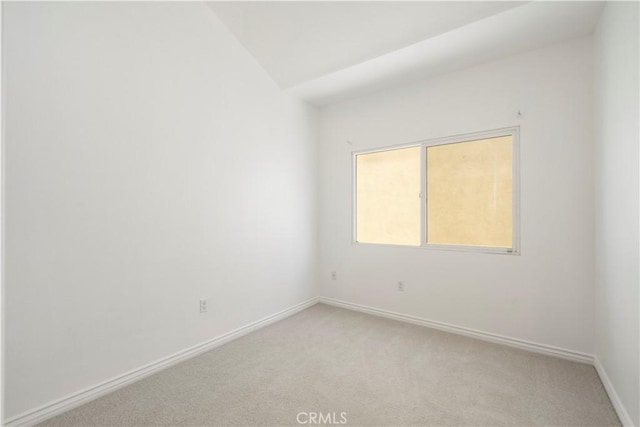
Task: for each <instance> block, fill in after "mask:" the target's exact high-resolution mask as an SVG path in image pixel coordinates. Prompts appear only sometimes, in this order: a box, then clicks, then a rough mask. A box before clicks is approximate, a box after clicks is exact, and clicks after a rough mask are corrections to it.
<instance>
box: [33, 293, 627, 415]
mask: <svg viewBox="0 0 640 427" xmlns="http://www.w3.org/2000/svg"><path fill="white" fill-rule="evenodd" d="M309 412H316V413H321V414H322V416H323V417H324V418H323V419H322V421H324V422H325V423H326V422H327V421H332V422H336V423H340V422H341V421H344V418H346V421H347V425H393V426H401V425H465V426H476V425H491V426H494V425H495V426H498V425H509V426H524V425H539V426H551V425H562V426H569V425H572V426H573V425H576V426H577V425H579V426H587V425H590V426H610V425H620V423H619V421H618V418H617V417H616V414H615V412H614V410H613V407H612V406H611V403H610V401H609V399H608V397H607V395H606V393H605V391H604V389H603V387H602V384H601V383H600V380H599V379H598V376H597V374H596V372H595V370H594V368H593V367H591V366H589V365H584V364H580V363H574V362H568V361H565V360H561V359H556V358H553V357H547V356H541V355H537V354H533V353H528V352H525V351H520V350H515V349H512V348H509V347H504V346H500V345H495V344H489V343H485V342H482V341H478V340H474V339H471V338H466V337H461V336H457V335H452V334H449V333H445V332H440V331H436V330H431V329H427V328H424V327H420V326H414V325H410V324H405V323H401V322H397V321H393V320H387V319H382V318H378V317H374V316H370V315H366V314H361V313H356V312H351V311H348V310H343V309H339V308H335V307H330V306H327V305H321V304H320V305H316V306H313V307H311V308H309V309H307V310H305V311H303V312H301V313H298V314H296V315H295V316H292V317H290V318H288V319H285V320H283V321H281V322H278V323H276V324H273V325H271V326H269V327H267V328H265V329H262V330H259V331H257V332H254V333H252V334H250V335H247V336H245V337H243V338H240V339H238V340H236V341H233V342H231V343H229V344H227V345H225V346H223V347H220V348H217V349H214V350H212V351H210V352H208V353H205V354H203V355H201V356H198V357H196V358H193V359H190V360H188V361H186V362H183V363H181V364H179V365H176V366H174V367H172V368H169V369H167V370H165V371H162V372H160V373H158V374H156V375H153V376H150V377H148V378H146V379H143V380H141V381H139V382H137V383H135V384H132V385H130V386H128V387H126V388H123V389H121V390H118V391H116V392H114V393H112V394H109V395H107V396H104V397H102V398H100V399H98V400H95V401H93V402H90V403H88V404H86V405H84V406H81V407H79V408H77V409H74V410H72V411H69V412H67V413H65V414H62V415H60V416H58V417H55V418H53V419H51V420H49V421H46V422H45V423H43V424H42V425H48V426H97V425H101V426H102V425H112V426H115V425H128V426H133V425H135V426H152V425H166V426H186V425H190V426H205V425H237V426H244V425H264V426H267V425H268V426H275V425H298V422H297V418H299V420H300V421H302V422H308V421H309V418H308V415H307V413H309ZM343 412H344V414H342V413H343ZM300 413H302V414H301V415H298V414H300ZM333 414H335V415H333ZM311 416H313V415H311ZM327 416H329V417H330V419H329V420H328V419H327V418H326V417H327ZM342 416H344V418H343V417H342ZM315 420H316V421H320V419H319V418H316V419H315ZM305 425H313V424H305Z"/></svg>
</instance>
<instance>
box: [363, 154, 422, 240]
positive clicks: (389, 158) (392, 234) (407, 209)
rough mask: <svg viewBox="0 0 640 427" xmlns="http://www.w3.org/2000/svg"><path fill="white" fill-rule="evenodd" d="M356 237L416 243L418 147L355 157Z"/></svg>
mask: <svg viewBox="0 0 640 427" xmlns="http://www.w3.org/2000/svg"><path fill="white" fill-rule="evenodd" d="M356 174H357V177H356V182H357V189H356V199H357V201H356V206H357V214H356V215H357V219H356V223H357V231H356V234H357V240H358V241H359V242H367V243H389V244H396V245H419V244H420V147H409V148H402V149H399V150H388V151H380V152H377V153H368V154H360V155H358V156H357V157H356Z"/></svg>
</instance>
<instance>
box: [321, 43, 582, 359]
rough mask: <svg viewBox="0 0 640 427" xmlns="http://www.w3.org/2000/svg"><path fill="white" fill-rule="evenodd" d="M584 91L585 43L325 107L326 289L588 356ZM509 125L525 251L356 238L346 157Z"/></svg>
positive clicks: (346, 297) (339, 296)
mask: <svg viewBox="0 0 640 427" xmlns="http://www.w3.org/2000/svg"><path fill="white" fill-rule="evenodd" d="M592 86H593V80H592V40H591V39H590V38H581V39H577V40H573V41H570V42H567V43H564V44H561V45H555V46H553V47H548V48H545V49H541V50H536V51H532V52H530V53H526V54H522V55H518V56H513V57H510V58H508V59H504V60H501V61H498V62H492V63H488V64H484V65H481V66H477V67H474V68H470V69H467V70H463V71H460V72H457V73H453V74H447V75H443V76H441V77H438V78H434V79H429V80H425V81H421V82H416V83H413V84H409V85H406V86H403V87H400V88H397V89H393V90H386V91H383V92H380V93H377V94H374V95H370V96H366V97H362V98H359V99H356V100H353V101H349V102H344V103H340V104H337V105H334V106H331V107H327V108H325V109H323V110H322V112H321V144H320V163H321V166H320V168H321V170H320V176H321V183H320V184H321V185H320V186H321V191H320V209H321V211H320V212H321V213H320V254H321V260H320V266H319V283H320V286H321V294H322V295H323V296H327V297H331V298H337V299H340V300H344V301H349V302H353V303H357V304H363V305H368V306H372V307H377V308H382V309H386V310H391V311H395V312H399V313H403V314H408V315H414V316H419V317H423V318H427V319H431V320H436V321H440V322H447V323H450V324H453V325H457V326H463V327H469V328H473V329H477V330H481V331H485V332H491V333H496V334H502V335H506V336H509V337H513V338H519V339H524V340H529V341H534V342H538V343H542V344H547V345H552V346H558V347H561V348H564V349H569V350H573V351H579V352H586V353H592V351H593V304H594V302H593V298H594V295H593V257H594V254H593V186H592V182H593V141H592V117H593V116H592V114H593V112H592V101H593V100H592ZM518 110H521V111H522V114H523V117H522V118H521V119H520V118H518V116H517V111H518ZM513 125H520V126H521V211H522V214H521V222H522V226H521V228H522V233H521V237H522V243H521V252H522V255H521V256H513V255H496V254H481V253H461V252H451V251H436V250H427V249H416V248H403V247H388V246H375V245H365V244H359V245H353V244H351V200H352V199H351V197H352V196H351V185H352V183H351V163H350V162H351V157H350V153H351V150H358V149H364V148H373V147H382V146H386V145H392V144H400V143H405V142H411V141H418V140H424V139H430V138H436V137H443V136H450V135H456V134H462V133H468V132H474V131H481V130H488V129H496V128H501V127H507V126H513ZM345 140H350V141H352V143H353V145H352V146H350V145H348V144H346V143H345ZM332 270H335V271H337V274H338V280H336V281H332V280H331V279H330V272H331V271H332ZM398 280H404V281H405V292H398V291H397V290H396V283H397V281H398Z"/></svg>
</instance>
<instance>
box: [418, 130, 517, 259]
mask: <svg viewBox="0 0 640 427" xmlns="http://www.w3.org/2000/svg"><path fill="white" fill-rule="evenodd" d="M511 152H512V138H511V136H503V137H498V138H489V139H483V140H477V141H469V142H461V143H457V144H447V145H437V146H433V147H427V242H428V243H439V244H452V245H481V246H497V247H506V248H511V247H512V246H513V243H512V233H513V218H512V203H511V202H512V189H513V185H512V179H513V178H512V175H513V169H512V155H511Z"/></svg>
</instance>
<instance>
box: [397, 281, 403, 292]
mask: <svg viewBox="0 0 640 427" xmlns="http://www.w3.org/2000/svg"><path fill="white" fill-rule="evenodd" d="M398 292H404V282H398Z"/></svg>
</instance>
